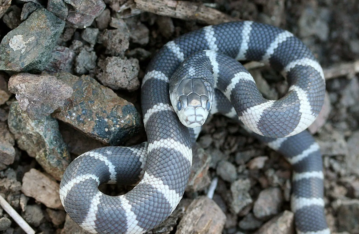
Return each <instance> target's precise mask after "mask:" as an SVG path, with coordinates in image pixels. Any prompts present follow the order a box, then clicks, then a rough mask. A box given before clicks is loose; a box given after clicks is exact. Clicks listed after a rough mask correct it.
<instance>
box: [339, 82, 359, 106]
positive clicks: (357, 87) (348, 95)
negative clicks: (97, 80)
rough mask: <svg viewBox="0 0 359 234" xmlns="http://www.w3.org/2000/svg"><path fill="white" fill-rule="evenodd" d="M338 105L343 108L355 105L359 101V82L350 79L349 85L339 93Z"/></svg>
mask: <svg viewBox="0 0 359 234" xmlns="http://www.w3.org/2000/svg"><path fill="white" fill-rule="evenodd" d="M340 94H341V98H340V104H341V106H343V107H349V106H353V105H357V104H358V101H359V81H358V79H356V78H353V79H350V82H349V84H347V85H346V86H345V88H344V89H343V90H341V91H340Z"/></svg>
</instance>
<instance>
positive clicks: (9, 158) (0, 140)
mask: <svg viewBox="0 0 359 234" xmlns="http://www.w3.org/2000/svg"><path fill="white" fill-rule="evenodd" d="M14 144H15V139H14V137H13V135H12V134H11V133H10V131H9V129H8V127H7V124H6V123H1V122H0V170H3V169H5V168H6V167H7V166H8V165H11V164H13V163H14V160H15V156H16V151H15V148H14Z"/></svg>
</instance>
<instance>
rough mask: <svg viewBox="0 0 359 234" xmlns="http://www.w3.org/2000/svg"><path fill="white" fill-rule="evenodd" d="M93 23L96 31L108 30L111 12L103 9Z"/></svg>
mask: <svg viewBox="0 0 359 234" xmlns="http://www.w3.org/2000/svg"><path fill="white" fill-rule="evenodd" d="M95 21H96V25H97V28H98V29H100V30H104V29H106V28H108V25H109V23H110V21H111V11H110V10H109V9H105V10H104V11H103V12H102V13H101V15H99V16H98V17H97V18H96V20H95Z"/></svg>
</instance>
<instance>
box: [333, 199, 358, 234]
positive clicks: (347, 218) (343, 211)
mask: <svg viewBox="0 0 359 234" xmlns="http://www.w3.org/2000/svg"><path fill="white" fill-rule="evenodd" d="M358 217H359V200H345V201H342V204H341V205H340V206H339V208H338V210H337V219H338V220H337V222H338V231H342V232H344V231H346V232H349V233H359V223H358Z"/></svg>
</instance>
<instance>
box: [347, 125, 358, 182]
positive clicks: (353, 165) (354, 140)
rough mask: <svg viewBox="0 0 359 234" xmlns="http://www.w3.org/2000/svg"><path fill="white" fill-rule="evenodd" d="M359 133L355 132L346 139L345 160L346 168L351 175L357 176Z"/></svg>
mask: <svg viewBox="0 0 359 234" xmlns="http://www.w3.org/2000/svg"><path fill="white" fill-rule="evenodd" d="M358 142H359V131H355V132H354V133H353V134H352V135H351V136H350V137H349V138H348V142H347V144H348V156H347V157H346V159H345V163H346V165H347V167H348V168H349V169H350V170H351V172H352V173H354V174H356V175H359V170H358V168H359V144H358Z"/></svg>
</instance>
